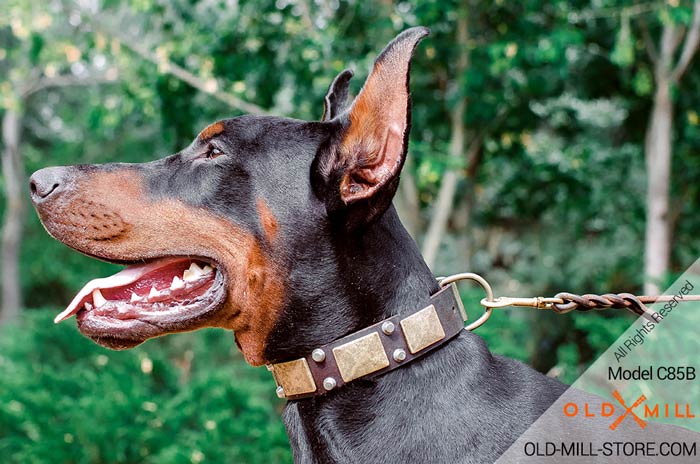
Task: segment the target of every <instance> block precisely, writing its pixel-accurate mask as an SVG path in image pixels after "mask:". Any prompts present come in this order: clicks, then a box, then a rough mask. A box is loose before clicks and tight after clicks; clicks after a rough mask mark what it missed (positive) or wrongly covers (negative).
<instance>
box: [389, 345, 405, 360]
mask: <svg viewBox="0 0 700 464" xmlns="http://www.w3.org/2000/svg"><path fill="white" fill-rule="evenodd" d="M392 356H393V357H394V361H396V362H397V363H400V362H401V361H403V360H404V359H406V352H405V351H404V350H402V349H401V348H399V349H398V350H394V354H393V355H392Z"/></svg>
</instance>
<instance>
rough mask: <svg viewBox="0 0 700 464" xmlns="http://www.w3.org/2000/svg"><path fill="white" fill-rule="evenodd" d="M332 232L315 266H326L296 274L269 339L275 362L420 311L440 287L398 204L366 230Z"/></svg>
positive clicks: (318, 251)
mask: <svg viewBox="0 0 700 464" xmlns="http://www.w3.org/2000/svg"><path fill="white" fill-rule="evenodd" d="M330 235H331V236H332V237H334V239H333V241H332V242H330V245H328V246H326V247H323V246H322V245H319V246H318V247H317V249H316V250H315V256H314V260H313V262H312V263H311V264H312V265H314V266H316V267H321V266H320V264H319V263H324V266H323V267H322V268H320V269H317V270H312V269H310V271H309V275H312V276H313V278H312V279H310V278H309V277H308V276H291V282H290V288H293V289H294V292H293V293H291V294H290V298H289V302H288V304H287V307H286V308H285V310H284V311H283V313H282V316H281V318H280V320H279V321H278V323H277V325H276V327H275V328H274V329H273V331H272V333H271V335H270V337H269V338H268V344H267V350H266V356H267V358H268V359H269V360H270V362H281V361H286V360H290V359H295V358H298V357H301V356H303V355H305V354H307V353H309V352H310V351H312V350H313V349H314V348H317V347H318V346H321V345H324V344H326V343H330V342H332V341H333V340H336V339H338V338H341V337H343V336H345V335H347V334H349V333H352V332H355V331H357V330H360V329H362V328H364V327H367V326H369V325H372V324H374V323H376V322H378V321H381V320H382V319H385V318H387V317H390V316H393V315H395V314H402V313H406V312H410V311H415V310H417V309H420V305H421V304H424V303H425V302H426V301H427V300H428V298H429V297H430V295H431V294H433V293H435V292H436V291H437V290H438V289H439V287H438V284H437V281H436V280H435V277H434V276H433V274H432V273H431V272H430V269H429V268H428V266H427V265H426V263H425V261H424V260H423V258H422V257H421V254H420V251H419V250H418V247H417V245H416V243H415V242H414V241H413V239H412V238H411V236H410V235H409V234H408V232H407V231H406V229H405V228H404V227H403V225H402V224H401V221H400V220H399V218H398V214H397V213H396V210H395V209H394V208H393V207H390V208H389V209H388V210H387V211H386V212H385V213H384V214H383V215H382V217H381V218H379V219H378V220H377V221H376V222H374V223H373V224H372V225H371V226H370V227H369V228H368V229H367V230H364V231H362V233H347V234H337V233H336V232H334V233H333V234H330ZM318 243H319V244H321V243H324V242H322V241H320V240H319V242H318ZM329 262H332V263H334V264H333V266H329V265H327V264H325V263H329Z"/></svg>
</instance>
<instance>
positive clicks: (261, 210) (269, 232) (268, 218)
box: [256, 198, 277, 243]
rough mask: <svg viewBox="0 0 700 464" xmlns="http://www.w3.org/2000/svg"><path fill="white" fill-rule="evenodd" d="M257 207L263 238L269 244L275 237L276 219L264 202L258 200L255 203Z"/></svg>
mask: <svg viewBox="0 0 700 464" xmlns="http://www.w3.org/2000/svg"><path fill="white" fill-rule="evenodd" d="M256 203H257V206H258V215H260V223H261V224H262V226H263V231H264V232H265V237H266V238H267V241H268V242H269V243H272V242H274V240H275V237H276V236H277V219H275V216H274V215H273V214H272V211H270V208H269V206H267V203H265V200H263V199H262V198H258V201H257V202H256Z"/></svg>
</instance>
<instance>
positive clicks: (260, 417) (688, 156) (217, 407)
mask: <svg viewBox="0 0 700 464" xmlns="http://www.w3.org/2000/svg"><path fill="white" fill-rule="evenodd" d="M98 3H99V2H98ZM80 4H82V3H80V2H79V3H74V2H64V1H58V2H26V1H19V0H5V2H4V4H3V8H4V9H3V14H2V15H0V114H1V113H2V111H4V110H5V109H7V108H13V109H16V108H20V107H21V108H22V109H23V110H24V119H23V131H22V138H23V140H22V145H21V152H22V155H23V159H24V162H25V165H26V170H27V171H28V172H32V171H34V170H36V169H39V168H42V167H45V166H49V165H58V164H75V163H104V162H143V161H149V160H152V159H156V158H159V157H162V156H164V155H167V154H170V153H173V152H175V151H177V150H179V149H181V148H183V147H184V146H186V145H187V144H189V143H190V141H191V139H192V137H193V136H194V135H195V134H196V133H197V132H198V131H199V130H201V129H202V128H203V127H204V126H206V125H207V124H208V123H210V122H212V121H214V120H217V119H221V118H224V117H230V116H236V115H238V114H241V113H242V111H241V110H240V109H239V108H233V107H231V106H229V105H227V104H225V103H222V102H221V101H220V100H217V99H216V98H214V96H213V95H212V93H211V89H215V90H217V91H221V92H226V93H228V94H231V95H234V96H236V97H238V98H241V99H243V100H245V101H247V102H250V103H254V104H256V105H258V106H260V107H262V108H264V109H267V110H269V111H270V112H271V113H275V114H281V115H285V116H291V117H297V118H305V119H317V118H318V117H319V116H320V115H321V113H322V110H323V105H322V98H323V95H324V93H325V90H326V87H327V86H328V84H329V83H330V82H331V80H332V79H333V77H334V76H335V74H337V73H338V72H340V71H341V70H342V69H344V68H346V67H349V68H352V69H354V70H355V72H356V77H355V78H354V79H353V81H352V90H353V91H354V92H355V93H357V91H358V90H359V88H360V86H361V84H362V82H363V80H364V78H365V76H366V74H367V72H368V70H369V68H370V66H371V62H372V61H371V60H372V59H373V58H374V56H375V54H376V52H377V51H378V50H379V48H380V47H381V46H382V44H384V43H385V42H386V41H387V40H389V39H390V38H391V37H393V36H394V35H395V34H396V33H397V32H399V31H401V30H403V29H405V28H407V27H409V26H413V25H418V24H422V25H427V26H429V27H431V29H432V34H431V36H430V37H429V38H428V39H427V40H425V41H424V42H423V43H422V44H421V46H420V47H419V48H418V49H417V51H416V56H415V60H414V64H413V67H412V74H411V88H412V91H413V93H412V98H413V108H412V120H413V129H412V133H411V138H412V140H411V145H410V154H409V156H410V158H411V160H410V161H411V162H410V163H408V164H407V168H406V169H407V171H406V174H410V175H411V177H412V178H413V179H415V188H416V190H417V196H418V205H419V207H420V213H421V214H420V215H419V228H418V229H419V230H418V234H417V237H416V238H417V240H418V241H419V242H420V240H421V238H422V237H421V235H422V231H424V230H425V228H426V227H425V226H426V223H427V218H428V217H429V215H430V213H431V212H432V205H433V201H434V199H435V197H436V195H437V192H438V189H439V187H440V183H441V179H442V177H443V175H444V173H445V172H448V171H457V172H460V173H463V174H464V173H467V171H468V170H470V169H472V172H471V173H469V174H470V176H463V178H462V181H461V182H460V184H459V189H458V192H457V195H456V212H455V214H453V216H454V217H453V218H452V220H451V222H450V224H449V229H448V232H447V234H446V236H445V238H444V242H445V244H446V245H445V246H444V247H443V250H442V253H441V255H440V259H439V262H438V265H437V266H436V272H439V273H444V274H446V273H452V272H457V271H461V270H463V268H464V262H469V269H467V270H469V271H475V272H480V273H482V274H484V275H485V276H487V277H488V279H489V280H490V281H491V282H492V283H493V284H494V288H495V290H496V293H497V295H505V294H512V295H526V294H528V295H529V294H543V295H550V294H552V293H556V292H558V291H562V290H568V291H572V292H605V291H632V292H635V291H638V290H639V288H640V284H641V279H642V277H643V276H642V248H643V246H642V243H643V233H644V220H645V218H644V205H643V203H644V195H645V185H644V177H645V172H644V159H643V144H644V133H645V129H646V125H647V121H648V115H649V110H650V98H651V96H652V95H653V92H654V89H655V82H654V75H653V69H654V66H653V63H652V62H651V61H650V59H649V57H648V56H647V52H646V46H645V43H644V36H645V31H644V28H648V31H647V32H648V34H649V36H650V37H651V38H652V41H655V42H656V43H658V38H659V35H660V29H661V26H662V25H663V24H664V23H665V22H674V23H677V24H686V25H687V24H688V22H689V21H690V18H691V8H690V7H689V5H690V2H666V3H663V2H662V3H659V4H658V5H656V4H653V3H649V4H646V3H642V4H640V5H641V6H640V7H639V8H641V10H640V11H642V12H641V13H639V12H636V13H635V10H634V8H633V7H631V5H630V4H629V2H620V1H617V0H604V1H599V2H594V3H593V4H591V3H590V2H581V1H572V0H569V1H564V0H555V1H551V2H541V1H535V0H525V1H521V2H506V1H502V0H497V1H488V2H486V1H471V2H468V8H465V4H464V2H457V1H454V0H449V1H442V0H440V1H438V0H426V1H421V2H398V3H395V4H394V3H392V2H359V1H356V0H343V1H335V0H327V1H325V0H324V1H318V2H317V1H314V2H299V1H295V0H262V1H253V0H239V1H236V2H192V1H189V0H177V1H170V0H123V1H121V0H109V1H106V2H101V3H100V7H99V8H98V9H96V10H90V11H87V10H81V11H79V8H78V7H79V5H80ZM305 5H310V6H311V8H309V9H305V8H304V6H305ZM460 15H465V16H466V17H467V20H468V24H469V37H468V40H467V46H466V47H461V46H458V41H457V37H456V32H455V29H456V22H457V21H456V20H457V18H458V17H460ZM122 39H130V40H131V41H132V42H135V43H136V44H138V45H141V46H142V47H144V48H145V49H147V50H149V51H150V52H152V53H153V55H155V56H157V60H155V62H154V60H152V59H146V58H144V57H143V56H142V55H140V54H138V53H136V52H135V51H134V50H133V47H132V48H130V46H129V40H122ZM465 48H466V50H467V51H468V52H469V65H468V67H467V70H466V72H464V73H462V74H459V73H457V71H456V69H457V62H458V59H459V57H460V56H462V55H463V54H464V52H465ZM166 60H167V61H168V62H170V63H175V64H177V65H179V66H182V67H183V68H184V69H186V70H189V71H190V72H192V73H193V74H195V75H197V76H199V77H200V78H201V79H203V80H204V81H206V83H207V86H208V87H207V88H208V89H209V90H208V91H206V90H205V91H203V90H202V89H195V88H194V87H192V86H190V85H189V84H187V83H185V82H183V81H182V80H180V79H179V78H177V77H175V76H173V75H172V74H170V73H168V72H167V66H166V65H164V64H163V63H164V61H166ZM699 66H700V65H699V64H698V60H697V59H696V60H695V62H693V64H692V65H691V67H690V68H689V69H688V71H687V72H686V74H685V76H684V82H683V86H682V87H678V88H675V89H674V101H675V108H676V113H675V114H674V125H675V139H674V147H673V149H674V164H673V166H672V192H671V193H672V198H673V200H672V204H671V211H670V213H669V214H670V215H671V216H672V217H673V229H674V246H673V251H672V268H673V271H674V272H680V271H682V270H683V269H684V268H685V267H686V266H687V265H688V264H689V263H691V262H693V261H694V260H695V259H696V258H697V256H699V255H700V242H699V241H698V240H697V237H696V236H697V230H699V229H700V216H698V215H697V214H696V211H697V208H698V205H699V204H700V185H699V184H698V182H697V179H698V178H700V157H698V156H697V153H699V152H700V110H698V108H700V92H698V89H700V72H698V70H700V67H699ZM55 76H68V77H71V78H80V79H83V78H94V77H99V78H100V79H97V80H99V81H100V82H99V83H97V82H93V83H90V82H89V81H90V79H87V81H85V82H81V83H80V84H79V85H66V86H63V85H61V86H53V87H52V86H48V87H46V88H43V89H41V90H39V91H37V92H35V93H33V94H31V96H29V97H28V98H26V99H23V98H22V97H21V93H22V89H24V85H25V84H26V83H28V82H31V81H32V79H38V78H52V77H55ZM107 77H109V79H106V78H107ZM25 90H26V89H25ZM460 98H466V102H467V104H466V111H465V114H464V120H463V123H464V126H465V128H466V129H467V137H466V138H467V141H466V142H467V145H468V146H471V145H470V144H472V143H475V144H476V146H478V150H476V152H477V157H476V167H475V168H474V167H473V166H470V163H469V160H467V159H466V158H460V159H458V160H451V161H448V160H447V157H446V156H445V154H446V152H447V151H448V146H449V141H450V136H451V127H450V118H451V115H452V112H453V111H454V109H455V107H456V105H457V102H458V101H459V99H460ZM406 177H408V176H404V180H405V179H406ZM3 186H4V180H3V179H2V178H0V187H3ZM3 208H4V202H0V214H2V213H3ZM465 244H466V245H468V246H465ZM21 269H22V286H23V293H24V296H25V303H26V305H27V306H28V307H30V308H35V307H51V308H54V310H55V309H56V308H59V307H62V306H63V305H64V304H65V303H66V302H68V301H70V299H71V298H72V296H73V294H74V293H75V291H76V290H77V289H78V288H80V287H81V286H82V285H83V284H84V283H85V282H86V281H87V280H90V279H92V278H94V277H97V276H104V275H107V274H109V273H111V272H113V271H114V270H115V266H112V265H109V264H105V263H100V262H97V261H95V260H92V259H89V258H86V257H84V256H82V255H79V254H78V253H75V252H74V251H72V250H70V249H68V248H67V247H65V246H63V245H61V244H60V243H58V242H56V241H54V240H52V239H51V238H50V237H49V236H48V235H47V234H46V233H45V231H44V230H43V229H42V227H41V225H40V223H39V221H38V220H37V218H36V217H35V215H33V214H30V215H29V216H28V217H27V220H26V227H25V235H24V241H23V247H22V250H21ZM482 296H483V295H482V294H481V292H480V291H477V290H474V291H472V290H469V291H467V293H465V297H466V298H467V299H468V301H469V303H468V304H467V306H468V310H469V312H470V317H471V318H472V319H474V318H475V317H476V316H477V314H478V313H479V312H480V309H479V306H478V300H479V299H480V298H481V297H482ZM25 315H26V317H25V318H24V320H23V321H22V322H21V325H20V326H18V327H16V328H5V329H3V332H2V334H1V335H0V368H2V371H3V375H2V376H0V456H3V457H9V460H10V461H16V462H45V461H48V460H51V461H56V462H196V461H198V460H201V459H205V460H206V461H214V462H287V461H289V459H290V455H289V451H288V448H287V442H286V438H285V436H284V432H283V429H282V426H281V421H280V420H279V417H278V413H279V408H280V403H279V402H277V400H276V398H274V395H273V392H272V389H271V387H272V382H271V380H270V379H269V376H268V374H267V373H266V372H265V371H264V370H261V369H258V370H253V369H249V368H247V367H245V366H244V365H243V361H242V360H241V358H240V356H239V355H237V354H235V353H234V352H233V350H234V344H233V341H232V340H231V337H230V334H224V333H223V332H216V331H207V332H202V333H197V334H188V335H178V336H173V337H166V338H164V339H159V340H155V341H151V342H148V343H147V344H146V345H145V346H143V347H140V348H138V349H136V350H133V351H129V352H124V353H113V352H107V351H105V350H103V349H101V348H99V347H97V346H95V345H94V344H93V343H92V342H90V341H88V340H85V339H83V338H82V337H81V336H80V335H79V334H78V333H77V332H76V331H75V330H74V329H71V328H70V326H69V325H67V324H64V325H60V326H53V325H52V324H51V323H50V322H49V321H50V315H48V314H47V313H46V312H45V311H26V314H25ZM629 322H630V318H629V317H628V316H627V315H625V314H620V313H614V314H612V313H609V312H608V313H605V314H599V313H595V314H593V313H586V314H577V315H573V314H570V315H567V316H556V315H553V314H548V315H543V314H540V313H534V312H530V311H527V310H514V311H508V312H497V314H495V315H494V316H493V317H492V318H491V320H490V321H489V323H488V324H487V325H485V326H483V327H482V328H481V329H479V331H478V333H479V334H480V335H481V336H483V337H484V338H485V339H486V340H487V342H488V344H489V346H490V348H491V349H492V350H493V351H494V352H496V353H499V354H504V355H507V356H511V357H515V358H518V359H521V360H523V361H526V362H529V363H531V364H533V365H534V366H535V367H536V368H538V369H540V370H543V371H548V370H550V369H552V368H554V369H555V370H556V371H558V372H560V375H561V377H562V379H564V380H565V381H573V380H574V379H575V378H576V376H577V375H579V374H580V373H581V372H582V371H583V370H584V369H585V368H586V366H587V365H588V363H590V362H591V360H593V359H595V357H596V356H597V355H598V354H599V353H601V352H602V351H603V350H604V349H605V348H606V347H607V346H608V345H609V344H610V343H611V342H612V341H613V340H614V339H615V337H616V336H617V335H618V334H619V333H620V332H621V331H622V330H623V329H624V328H625V327H626V326H627V324H629ZM147 360H148V361H147ZM149 363H150V364H152V370H151V371H150V373H144V372H143V370H142V368H145V369H146V370H148V369H147V367H148V365H149ZM188 366H189V367H188Z"/></svg>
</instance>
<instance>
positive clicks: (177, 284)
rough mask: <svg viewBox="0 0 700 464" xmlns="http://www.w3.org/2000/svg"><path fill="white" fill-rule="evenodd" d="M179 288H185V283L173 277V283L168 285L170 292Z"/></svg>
mask: <svg viewBox="0 0 700 464" xmlns="http://www.w3.org/2000/svg"><path fill="white" fill-rule="evenodd" d="M181 288H185V282H183V281H182V279H180V278H179V277H178V276H175V277H173V283H172V284H170V290H179V289H181Z"/></svg>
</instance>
